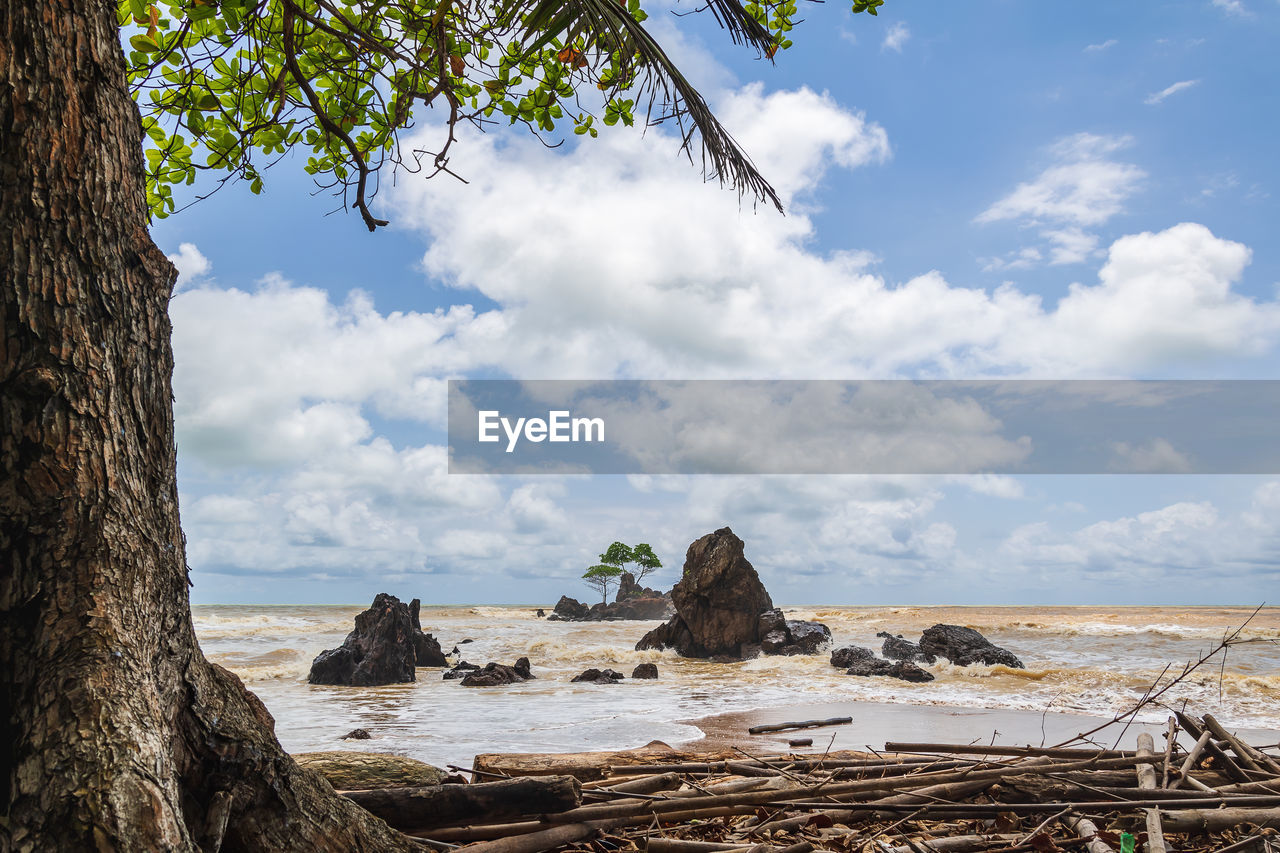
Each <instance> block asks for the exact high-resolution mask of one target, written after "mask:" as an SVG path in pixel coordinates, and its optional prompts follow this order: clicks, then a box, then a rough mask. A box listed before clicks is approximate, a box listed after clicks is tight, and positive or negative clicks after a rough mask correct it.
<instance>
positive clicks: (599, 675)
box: [570, 667, 625, 684]
mask: <svg viewBox="0 0 1280 853" xmlns="http://www.w3.org/2000/svg"><path fill="white" fill-rule="evenodd" d="M624 677H625V676H624V675H623V674H622V673H620V672H615V671H614V670H612V669H605V670H599V669H595V668H594V667H593V668H591V669H587V670H583V672H582V674H581V675H578V676H574V677H573V678H572V679H570V680H571V681H586V682H590V683H592V684H617V683H618V682H619V681H621V680H622V679H623V678H624Z"/></svg>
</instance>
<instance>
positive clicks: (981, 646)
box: [920, 625, 1024, 669]
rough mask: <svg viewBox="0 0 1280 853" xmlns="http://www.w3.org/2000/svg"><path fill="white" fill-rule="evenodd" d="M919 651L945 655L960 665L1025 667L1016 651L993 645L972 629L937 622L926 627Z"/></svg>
mask: <svg viewBox="0 0 1280 853" xmlns="http://www.w3.org/2000/svg"><path fill="white" fill-rule="evenodd" d="M920 650H921V651H922V652H923V653H924V654H925V655H935V656H937V657H941V658H946V659H947V660H949V661H951V662H952V663H954V664H958V665H960V666H970V665H971V664H975V663H981V664H986V665H987V666H995V665H996V664H1000V665H1002V666H1007V667H1012V668H1014V669H1023V668H1024V667H1023V665H1022V661H1020V660H1018V657H1017V656H1016V655H1014V653H1013V652H1011V651H1008V650H1007V649H1002V648H1000V647H999V646H996V645H993V644H992V643H991V641H990V640H988V639H987V638H986V637H984V636H982V635H981V634H979V633H978V632H977V631H975V630H973V629H972V628H964V627H961V626H960V625H934V626H933V627H932V628H926V629H925V632H924V635H923V636H922V637H921V638H920Z"/></svg>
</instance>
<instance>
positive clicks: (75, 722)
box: [0, 0, 415, 851]
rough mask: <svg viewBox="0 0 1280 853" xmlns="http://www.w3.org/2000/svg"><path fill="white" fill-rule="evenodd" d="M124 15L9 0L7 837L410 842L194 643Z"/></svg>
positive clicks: (0, 215)
mask: <svg viewBox="0 0 1280 853" xmlns="http://www.w3.org/2000/svg"><path fill="white" fill-rule="evenodd" d="M115 8H116V6H115V3H114V2H105V0H50V2H35V0H0V284H2V292H0V330H2V333H3V338H2V339H0V473H2V477H0V561H2V562H3V570H2V572H0V679H2V680H3V683H0V749H3V750H5V752H4V754H0V762H2V764H3V771H0V800H2V802H3V808H4V815H5V820H4V821H0V849H4V850H7V849H12V850H21V851H27V850H31V851H36V850H38V851H54V850H75V851H81V850H98V851H106V850H122V851H135V850H148V851H149V850H195V849H197V847H198V846H200V845H206V846H207V847H209V848H214V847H216V846H217V843H216V842H217V840H218V839H217V838H216V836H217V835H218V827H219V825H220V824H221V823H222V821H223V818H224V817H225V818H226V822H225V825H226V835H225V838H224V839H222V849H223V850H232V851H234V850H303V849H305V850H316V851H328V850H332V851H338V850H342V851H350V850H380V851H381V850H404V849H413V846H414V844H415V842H413V841H411V840H410V839H407V838H405V837H404V836H402V835H400V834H398V833H395V832H393V831H392V830H390V829H389V828H387V826H386V825H385V824H383V823H382V822H381V821H379V820H377V819H376V818H373V817H372V816H370V815H368V814H367V813H365V812H363V811H362V810H360V809H359V808H358V807H356V806H355V805H353V804H351V803H349V802H347V801H346V800H344V799H342V798H341V797H338V796H337V795H335V794H334V793H333V790H332V788H331V787H330V786H329V785H328V783H326V782H324V781H323V780H322V779H321V778H320V777H318V776H317V775H315V774H313V773H311V772H309V771H304V770H302V769H300V768H299V767H298V766H297V765H296V764H295V763H294V762H293V760H292V759H290V758H289V757H288V755H286V754H285V753H284V751H283V750H282V749H281V748H280V745H279V743H278V742H277V741H276V739H275V735H274V733H273V722H272V720H271V717H270V715H269V714H268V713H267V711H266V709H265V708H264V707H263V705H262V704H261V702H259V701H258V699H257V698H256V697H254V696H253V695H252V694H251V693H249V692H248V691H246V690H245V689H244V686H243V685H242V684H241V683H240V681H239V680H238V679H237V678H236V677H235V676H233V675H232V674H231V673H229V672H227V671H226V670H224V669H221V668H220V667H217V666H215V665H212V664H209V663H207V662H206V661H205V659H204V657H203V655H202V654H201V653H200V650H199V648H198V646H197V644H196V638H195V633H194V631H193V628H192V624H191V610H190V603H189V599H188V596H187V586H188V583H187V569H186V558H185V555H184V543H183V535H182V530H181V528H180V526H179V521H178V495H177V487H176V479H175V459H174V439H173V409H172V404H171V392H170V379H171V374H172V369H173V354H172V349H171V347H170V341H169V338H170V327H169V320H168V316H167V307H168V300H169V297H170V293H171V289H172V285H173V281H174V275H175V273H174V270H173V267H172V266H171V265H170V264H169V263H168V261H166V259H165V257H164V255H163V254H161V252H160V251H159V250H158V249H157V248H156V247H155V245H154V244H153V243H152V242H151V239H150V237H149V236H148V234H147V215H146V208H145V201H144V194H143V181H142V175H143V157H142V136H141V129H140V124H139V120H138V113H137V110H136V109H135V107H134V105H133V103H132V101H131V100H130V98H129V95H128V92H127V91H126V88H125V80H124V74H125V71H124V61H123V56H122V53H121V49H120V42H119V34H118V31H117V27H116V19H115V14H116V12H115ZM228 795H230V803H231V805H230V809H229V813H228V811H227V809H226V807H225V804H226V801H227V797H228Z"/></svg>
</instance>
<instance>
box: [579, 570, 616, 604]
mask: <svg viewBox="0 0 1280 853" xmlns="http://www.w3.org/2000/svg"><path fill="white" fill-rule="evenodd" d="M621 577H622V567H621V566H606V565H599V566H592V567H591V568H589V569H587V570H586V571H585V572H583V573H582V579H583V580H584V581H586V582H587V586H589V587H591V588H592V589H594V590H595V591H596V592H598V593H600V601H601V603H608V601H609V589H610V588H611V587H612V586H613V585H614V584H616V583H618V581H619V579H620V578H621Z"/></svg>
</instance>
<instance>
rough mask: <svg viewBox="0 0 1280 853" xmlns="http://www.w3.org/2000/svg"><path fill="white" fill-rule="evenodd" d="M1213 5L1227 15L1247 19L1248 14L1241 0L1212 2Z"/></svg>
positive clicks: (1216, 0) (1217, 0)
mask: <svg viewBox="0 0 1280 853" xmlns="http://www.w3.org/2000/svg"><path fill="white" fill-rule="evenodd" d="M1213 5H1214V6H1216V7H1218V8H1219V9H1221V10H1223V11H1224V12H1226V13H1227V14H1228V15H1238V16H1240V17H1248V15H1249V14H1250V12H1249V10H1248V8H1246V7H1245V5H1244V3H1243V2H1242V0H1213Z"/></svg>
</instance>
